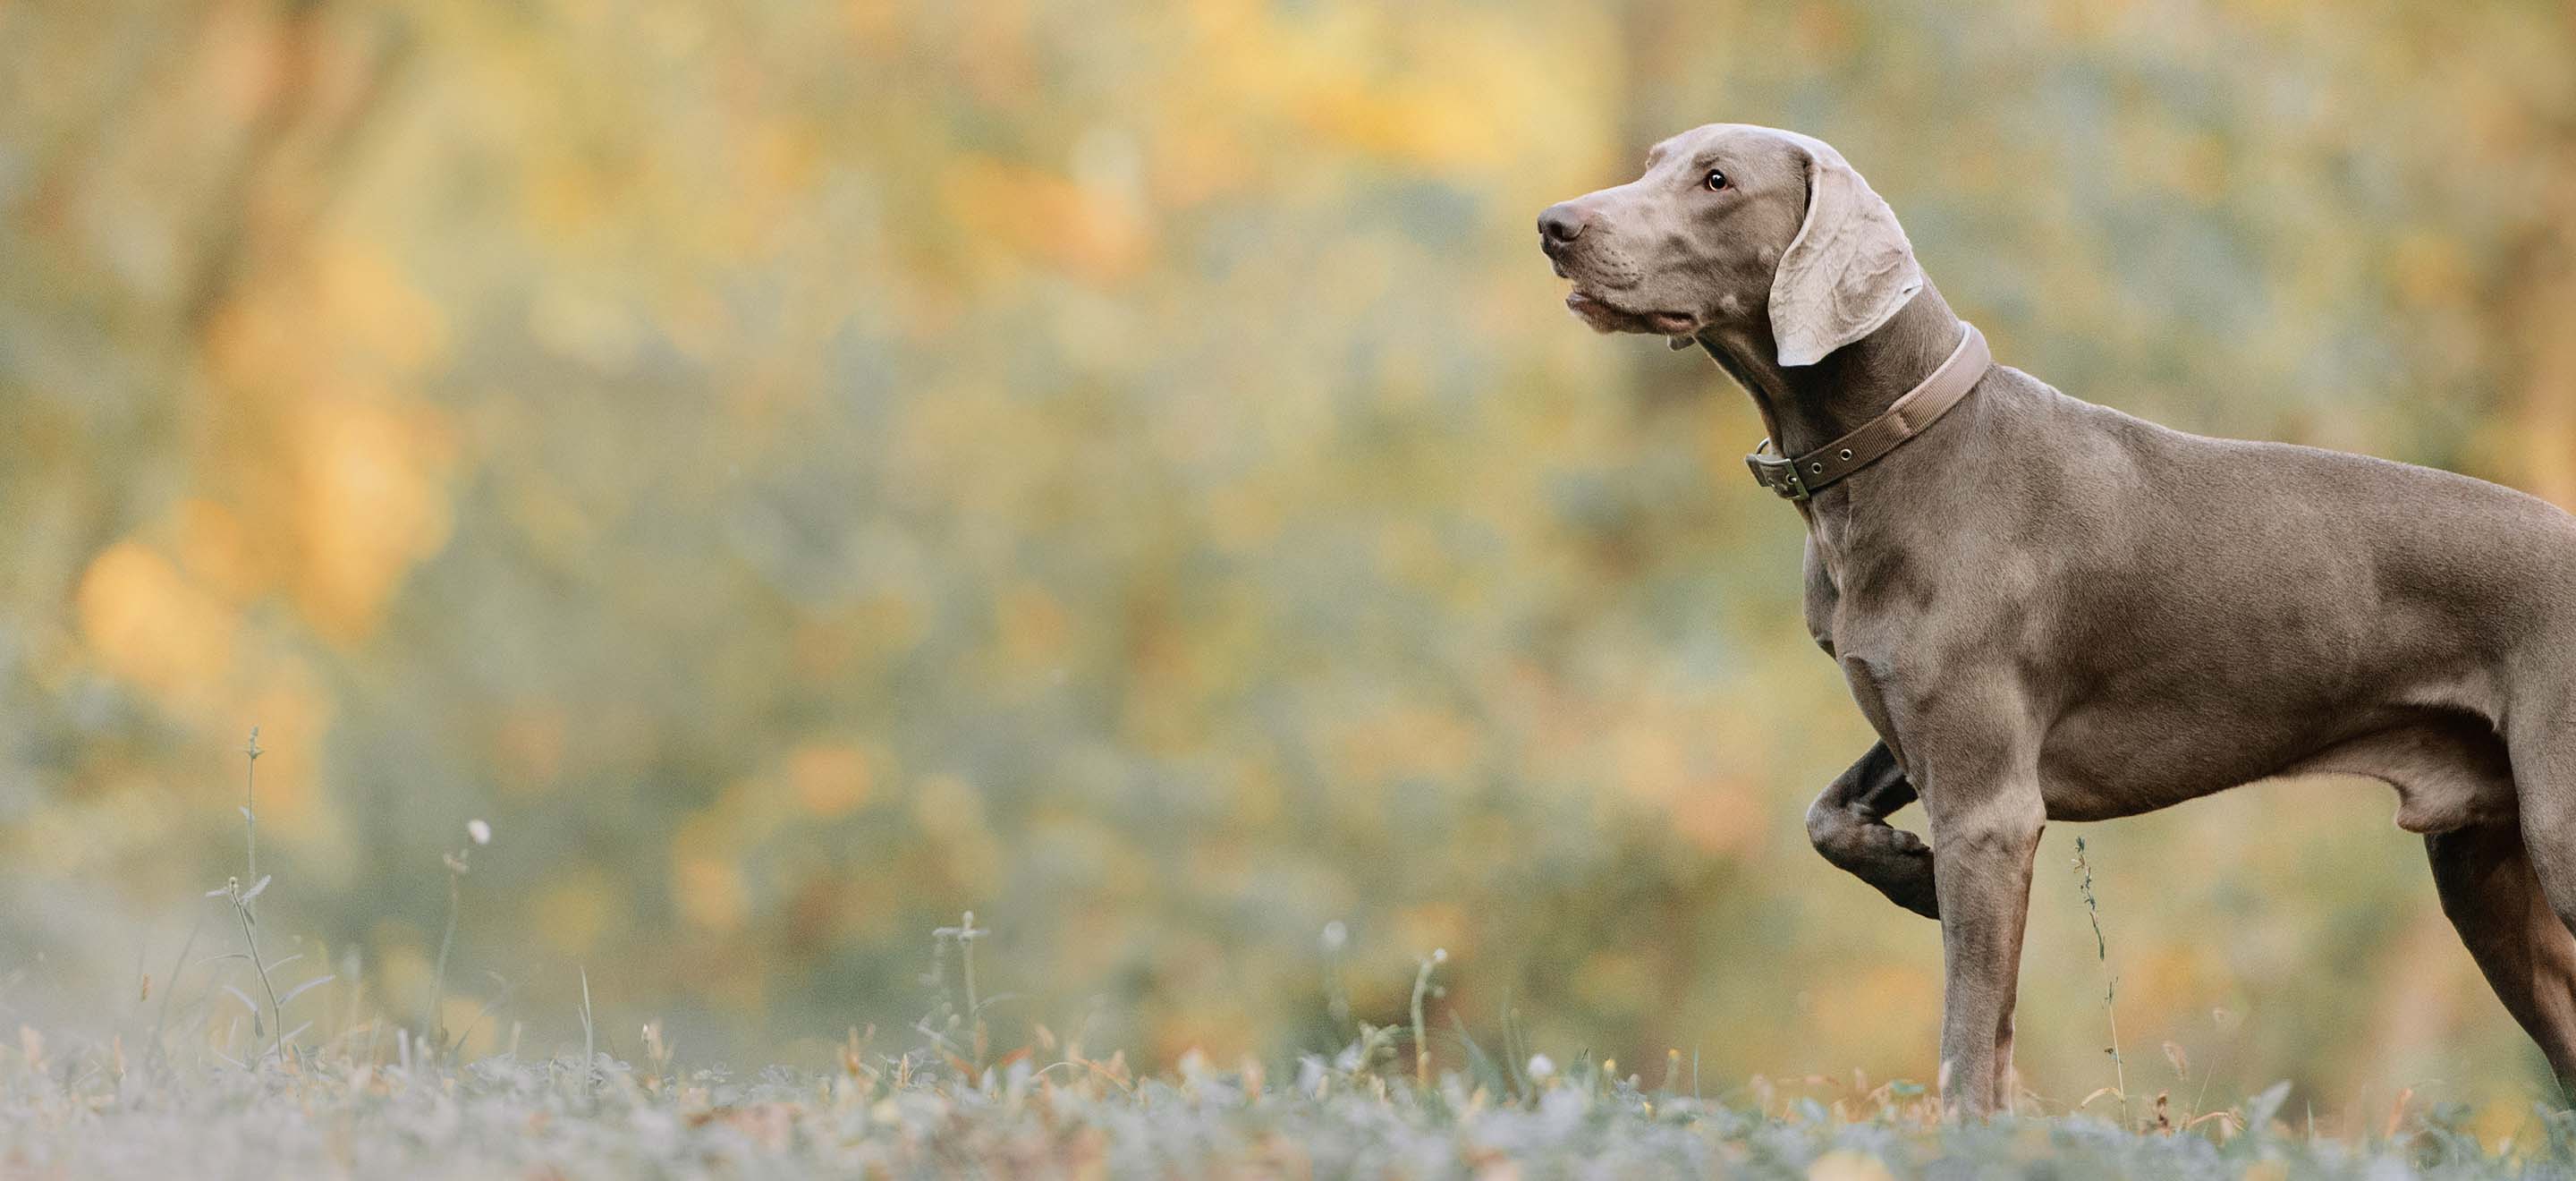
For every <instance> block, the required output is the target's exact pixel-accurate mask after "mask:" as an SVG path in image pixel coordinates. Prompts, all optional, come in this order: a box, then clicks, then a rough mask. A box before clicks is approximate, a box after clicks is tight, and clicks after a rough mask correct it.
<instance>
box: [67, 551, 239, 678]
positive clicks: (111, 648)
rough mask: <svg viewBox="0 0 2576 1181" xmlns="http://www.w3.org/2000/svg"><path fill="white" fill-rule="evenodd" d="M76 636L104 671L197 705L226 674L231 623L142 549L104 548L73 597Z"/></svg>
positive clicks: (223, 610) (224, 609) (216, 603)
mask: <svg viewBox="0 0 2576 1181" xmlns="http://www.w3.org/2000/svg"><path fill="white" fill-rule="evenodd" d="M78 605H79V611H80V623H81V635H82V638H83V639H85V640H86V641H88V643H89V646H90V650H91V652H92V653H93V654H95V655H96V656H97V657H98V659H99V661H100V663H102V664H103V665H105V666H106V667H107V669H108V671H109V672H111V673H113V674H115V675H116V676H119V677H123V678H125V679H126V680H129V681H132V682H134V683H136V684H137V685H139V686H141V687H143V688H144V689H146V690H148V691H150V692H152V693H154V694H156V695H159V696H163V697H166V698H170V699H173V700H175V701H179V702H182V703H186V704H192V705H202V704H204V703H205V702H206V700H207V699H208V697H209V695H210V694H211V693H212V691H213V690H214V688H215V687H216V686H217V685H218V684H220V683H221V681H222V679H223V678H224V676H225V675H226V674H227V672H228V671H229V669H230V667H231V664H232V656H233V636H234V630H235V627H236V625H237V622H238V620H237V617H236V615H235V613H234V612H233V610H232V609H231V608H230V607H228V606H226V605H225V604H224V603H223V602H222V601H221V600H219V599H217V598H216V597H215V596H213V595H210V594H208V593H206V591H205V590H203V589H202V588H200V587H198V586H197V585H196V584H195V583H193V582H191V581H189V579H188V578H187V577H186V576H185V575H183V574H181V573H180V572H179V570H178V568H177V567H176V566H174V565H172V564H171V562H170V560H169V559H168V558H166V557H164V556H162V554H161V553H160V552H159V551H157V550H154V549H153V548H151V547H150V546H146V545H144V544H142V543H141V542H135V541H124V542H118V543H117V544H115V545H112V546H110V547H108V548H107V549H106V550H103V551H101V552H100V554H99V555H98V557H97V558H95V559H93V560H92V561H91V562H90V565H89V570H88V572H87V573H86V574H84V575H82V577H81V583H80V590H79V592H78Z"/></svg>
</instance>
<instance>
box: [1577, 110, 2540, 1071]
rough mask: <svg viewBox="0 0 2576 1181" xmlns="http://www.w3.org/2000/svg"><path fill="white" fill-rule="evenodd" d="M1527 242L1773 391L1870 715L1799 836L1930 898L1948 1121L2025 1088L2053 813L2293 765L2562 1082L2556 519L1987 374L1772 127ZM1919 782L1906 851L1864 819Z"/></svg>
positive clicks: (1884, 883)
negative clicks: (2375, 822)
mask: <svg viewBox="0 0 2576 1181" xmlns="http://www.w3.org/2000/svg"><path fill="white" fill-rule="evenodd" d="M1538 230H1539V242H1540V246H1541V248H1542V249H1543V250H1544V252H1545V253H1546V255H1547V257H1548V258H1549V259H1550V260H1551V261H1552V262H1553V263H1554V265H1555V269H1556V273H1557V274H1558V275H1559V276H1561V277H1564V278H1567V279H1571V280H1572V281H1573V291H1572V293H1571V294H1570V295H1568V296H1567V297H1566V306H1567V307H1568V308H1569V309H1571V310H1572V311H1573V313H1574V314H1575V315H1576V316H1577V317H1579V318H1581V319H1582V320H1583V321H1585V322H1586V323H1588V324H1590V325H1591V326H1592V327H1593V328H1594V329H1595V330H1598V331H1601V332H1626V333H1643V334H1649V335H1655V336H1662V337H1665V338H1667V339H1669V340H1670V341H1671V342H1672V345H1673V347H1675V348H1687V347H1691V346H1694V345H1695V346H1697V347H1699V348H1701V349H1704V350H1705V351H1706V352H1707V353H1708V355H1709V356H1710V357H1711V358H1713V359H1715V361H1716V363H1717V365H1718V367H1719V368H1721V369H1723V370H1724V371H1725V372H1726V373H1727V374H1728V376H1730V377H1732V378H1733V379H1734V381H1735V383H1736V384H1737V385H1739V386H1742V387H1743V388H1744V390H1745V392H1746V393H1748V394H1750V395H1751V396H1752V398H1753V402H1754V405H1755V406H1756V407H1757V408H1758V409H1759V411H1760V413H1761V417H1762V422H1763V425H1764V427H1765V428H1766V429H1767V430H1768V431H1769V438H1768V439H1766V440H1765V441H1764V444H1763V446H1762V447H1760V448H1759V449H1757V450H1756V452H1755V453H1754V454H1753V455H1751V456H1749V457H1747V462H1748V465H1749V466H1750V468H1751V470H1752V472H1753V474H1754V477H1755V478H1756V479H1757V480H1759V481H1761V482H1762V483H1763V484H1764V485H1765V486H1766V487H1769V488H1771V489H1772V490H1773V491H1774V492H1777V493H1779V494H1780V495H1781V496H1783V497H1784V498H1786V499H1788V500H1790V501H1791V502H1792V503H1793V504H1794V505H1795V506H1796V508H1797V510H1798V511H1799V512H1800V513H1801V514H1802V515H1803V516H1804V517H1805V518H1806V524H1807V542H1806V552H1805V568H1804V578H1805V585H1806V623H1807V628H1808V630H1809V632H1810V633H1812V634H1813V635H1814V637H1815V639H1816V642H1817V643H1818V644H1819V645H1821V646H1822V647H1823V648H1824V650H1825V653H1826V654H1827V655H1828V656H1830V657H1831V658H1832V659H1833V660H1834V661H1835V662H1836V663H1837V664H1838V665H1839V666H1840V667H1841V669H1842V673H1843V677H1844V679H1845V680H1846V681H1847V682H1848V683H1849V685H1850V688H1851V693H1852V697H1853V699H1854V700H1855V701H1856V702H1857V703H1858V704H1859V706H1860V710H1861V713H1862V714H1863V715H1865V716H1866V717H1867V718H1868V720H1869V722H1870V725H1871V726H1872V728H1874V729H1875V730H1876V731H1877V733H1878V736H1879V742H1878V743H1877V745H1875V746H1873V747H1871V748H1870V750H1869V751H1868V753H1866V754H1864V755H1862V756H1861V757H1860V759H1859V760H1858V761H1857V762H1855V763H1853V764H1852V766H1851V769H1850V770H1848V771H1846V772H1844V773H1843V774H1842V776H1841V777H1839V778H1837V779H1836V780H1835V781H1834V782H1833V784H1832V785H1831V786H1829V787H1827V788H1826V789H1825V791H1824V793H1823V794H1822V795H1820V796H1819V797H1817V799H1816V802H1815V804H1814V806H1813V807H1812V808H1811V809H1810V810H1809V812H1808V817H1807V831H1808V834H1809V836H1810V837H1811V838H1812V839H1813V840H1814V843H1815V846H1816V848H1817V849H1818V850H1819V851H1820V852H1822V853H1823V854H1824V856H1825V858H1826V859H1827V860H1828V861H1830V862H1832V863H1833V864H1834V865H1837V866H1839V867H1841V868H1843V869H1845V870H1847V871H1849V872H1851V873H1853V874H1854V875H1856V876H1858V877H1860V878H1861V879H1862V880H1863V881H1865V882H1867V883H1869V884H1870V885H1871V886H1874V887H1876V888H1877V889H1878V890H1879V891H1880V892H1882V893H1884V894H1885V895H1887V897H1889V898H1890V899H1892V900H1894V901H1895V902H1896V903H1898V904H1899V905H1901V906H1903V907H1905V908H1907V909H1909V910H1912V911H1914V912H1916V913H1919V914H1922V915H1925V916H1928V917H1932V918H1935V919H1938V920H1939V921H1940V923H1941V943H1942V962H1943V985H1944V988H1943V997H1942V1015H1941V1046H1940V1053H1941V1057H1940V1068H1939V1073H1938V1076H1937V1077H1938V1078H1939V1080H1940V1087H1941V1094H1942V1096H1943V1099H1944V1102H1945V1103H1947V1104H1948V1105H1949V1106H1950V1107H1951V1108H1952V1109H1953V1110H1955V1111H1957V1112H1960V1113H1962V1114H1967V1115H1975V1114H1980V1113H1985V1112H1990V1111H1993V1110H1995V1109H1997V1108H1998V1107H2001V1108H2004V1109H2007V1110H2009V1108H2010V1105H2011V1100H2012V1095H2013V1090H2012V1087H2013V1083H2012V1073H2011V1072H2012V1048H2013V997H2014V988H2015V985H2016V977H2017V976H2018V973H2019V969H2020V959H2021V942H2022V929H2023V925H2024V919H2025V917H2026V915H2027V911H2028V906H2029V896H2030V882H2031V862H2032V857H2033V855H2034V854H2035V853H2036V852H2037V851H2038V848H2039V836H2040V830H2041V827H2042V825H2043V824H2045V823H2046V822H2047V821H2049V820H2070V821H2085V820H2105V819H2109V818H2112V817H2117V816H2128V815H2133V814H2136V813H2140V812H2147V811H2151V810H2154V809H2157V808H2163V807H2167V806H2170V805H2173V804H2177V803H2181V802H2182V801H2184V800H2189V799H2193V798H2196V797H2199V796H2204V795H2208V794H2210V793H2213V792H2217V791H2221V790H2224V789H2226V788H2230V787H2234V786H2237V785H2239V784H2245V783H2251V782H2254V781H2257V780H2263V779H2270V778H2274V777H2278V776H2285V775H2298V774H2307V773H2317V772H2341V773H2348V774H2354V775H2361V776H2366V777H2369V778H2373V779H2378V780H2381V781H2383V782H2386V783H2387V784H2389V785H2390V786H2391V787H2393V788H2395V789H2396V792H2397V797H2398V809H2397V823H2398V825H2399V826H2400V827H2402V828H2404V829H2406V830H2408V831H2411V832H2416V833H2420V834H2423V836H2424V841H2425V846H2426V849H2427V851H2428V853H2429V855H2430V857H2431V861H2432V867H2433V880H2434V884H2435V886H2436V888H2437V889H2438V890H2439V891H2440V894H2441V900H2442V909H2443V912H2444V913H2445V914H2446V915H2448V916H2449V918H2450V920H2451V922H2452V923H2453V925H2454V926H2455V927H2456V928H2457V929H2458V931H2459V934H2460V938H2461V939H2462V941H2463V942H2465V943H2466V944H2467V945H2468V948H2469V951H2470V953H2471V955H2472V956H2473V957H2474V958H2475V959H2476V960H2477V963H2478V967H2479V968H2480V969H2481V970H2482V971H2483V972H2484V974H2485V975H2486V978H2487V980H2488V982H2489V983H2490V984H2492V985H2493V986H2494V988H2495V992H2496V995H2497V996H2498V997H2499V998H2500V999H2502V1000H2503V1002H2504V1005H2505V1008H2506V1009H2507V1010H2509V1011H2510V1012H2511V1013H2512V1014H2513V1016H2514V1018H2515V1019H2516V1020H2517V1021H2519V1022H2520V1023H2521V1025H2522V1027H2523V1029H2524V1030H2525V1031H2527V1032H2528V1033H2529V1034H2530V1035H2531V1037H2532V1040H2533V1041H2535V1042H2537V1043H2539V1045H2540V1049H2541V1052H2542V1053H2543V1055H2545V1056H2546V1057H2547V1059H2548V1061H2549V1065H2550V1067H2551V1069H2552V1070H2553V1071H2554V1072H2555V1073H2556V1074H2557V1075H2558V1077H2559V1078H2560V1080H2561V1081H2562V1084H2563V1083H2565V1082H2566V1081H2568V1080H2570V1079H2571V1078H2576V936H2571V935H2570V928H2571V924H2576V517H2571V516H2570V515H2569V514H2567V513H2566V512H2563V511H2561V510H2560V509H2558V508H2557V507H2555V506H2552V505H2550V504H2549V503H2547V502H2545V501H2542V500H2540V499H2538V498H2536V497H2532V496H2527V495H2524V494H2523V493H2520V492H2516V491H2513V490H2511V489H2507V488H2503V487H2500V486H2497V485H2494V484H2489V483H2485V482H2482V481H2479V480H2474V479H2470V478H2468V477H2465V476H2460V475H2455V474H2452V473H2449V472H2442V471H2435V470H2431V469H2427V468H2421V467H2412V466H2408V465H2405V464H2399V463H2392V462H2388V461H2385V460H2379V459H2372V458H2367V457H2363V456H2356V455H2346V454H2341V453H2337V452H2331V451H2324V450H2319V449H2315V448H2309V447H2298V446H2290V445H2285V444H2277V443H2260V442H2243V441H2236V440H2225V439H2212V438H2204V437H2201V436H2197V435H2190V434H2185V433H2182V432H2180V431H2175V430H2169V429H2167V428H2165V427H2161V426H2158V425H2155V424H2153V423H2149V422H2146V421H2143V420H2141V419H2138V418H2134V417H2131V416H2129V415H2126V414H2123V413H2120V412H2119V411H2116V410H2111V409H2107V408H2104V407H2101V406H2096V405H2093V404H2091V403H2087V402H2083V401H2079V400H2077V399H2075V398H2071V397H2068V396H2067V395H2065V394H2063V393H2060V392H2058V391H2057V390H2056V389H2055V388H2053V387H2051V386H2049V385H2048V384H2047V383H2045V382H2042V381H2040V380H2039V379H2037V378H2034V377H2032V376H2030V375H2029V374H2027V373H2023V372H2022V371H2020V370H2018V369H2014V368H2011V367H2009V366H2005V365H1998V364H1994V363H1992V361H1991V359H1990V356H1989V354H1988V351H1987V346H1986V343H1985V341H1984V338H1983V337H1982V335H1980V334H1979V333H1978V332H1977V330H1976V329H1975V328H1974V327H1972V326H1970V325H1967V324H1964V323H1963V322H1962V321H1961V320H1960V319H1959V318H1958V317H1957V316H1956V315H1955V314H1953V313H1952V311H1951V309H1950V305H1949V303H1948V302H1947V301H1945V300H1944V299H1943V298H1942V296H1941V293H1940V291H1939V290H1938V289H1937V288H1935V287H1934V286H1933V284H1932V283H1931V282H1930V280H1928V279H1926V278H1925V277H1924V275H1923V272H1922V269H1921V267H1920V265H1919V264H1918V263H1917V261H1916V259H1915V256H1914V250H1913V246H1912V245H1911V244H1910V243H1909V242H1908V241H1907V240H1906V237H1905V231H1904V229H1903V228H1902V227H1901V226H1900V225H1899V224H1898V223H1897V219H1896V215H1895V214H1894V212H1892V211H1891V210H1890V209H1889V208H1888V205H1887V203H1886V202H1885V201H1884V200H1882V199H1881V198H1880V197H1879V196H1878V194H1877V193H1875V192H1874V191H1872V190H1871V188H1870V187H1869V184H1868V183H1867V182H1866V181H1864V180H1863V179H1862V178H1861V176H1860V174H1859V173H1857V172H1855V171H1853V169H1852V167H1851V165H1850V164H1849V163H1847V162H1846V161H1845V160H1844V159H1843V157H1842V155H1841V154H1840V153H1838V152H1836V151H1835V150H1834V149H1833V148H1832V147H1830V146H1828V145H1826V144H1825V143H1823V142H1821V141H1819V140H1816V139H1813V138H1810V137H1808V136H1804V135H1800V134H1797V133H1794V132H1788V131H1780V130H1776V129H1771V128H1764V127H1754V126H1747V125H1741V124H1715V125H1711V126H1706V127H1700V128H1697V129H1694V130H1691V131H1687V132H1684V133H1682V134H1680V135H1677V136H1674V137H1673V138H1671V139H1668V140H1665V141H1664V142H1662V143H1660V144H1657V145H1655V147H1654V149H1653V151H1652V152H1651V153H1650V154H1649V155H1648V156H1647V158H1646V167H1645V172H1644V174H1643V175H1641V176H1639V177H1638V178H1637V179H1635V180H1633V181H1630V182H1628V183H1626V184H1623V185H1618V186H1616V187H1613V188H1606V189H1602V190H1600V191H1598V192H1594V193H1589V194H1586V195H1584V196H1581V197H1577V198H1575V199H1573V200H1571V201H1565V202H1562V203H1560V204H1557V205H1553V206H1550V207H1549V208H1548V209H1547V210H1546V211H1545V212H1544V213H1542V214H1541V215H1540V216H1539V219H1538ZM2177 347H2187V345H2186V344H2184V343H2183V342H2177ZM1916 799H1920V800H1921V801H1922V803H1923V810H1924V814H1925V816H1926V819H1927V823H1928V827H1929V836H1930V838H1931V840H1930V844H1929V845H1928V846H1927V845H1926V844H1925V843H1924V842H1923V841H1922V840H1920V839H1917V838H1916V837H1915V836H1914V835H1913V834H1911V833H1908V832H1905V831H1903V830H1901V829H1897V828H1895V827H1893V826H1891V825H1889V824H1888V823H1887V820H1886V817H1887V816H1888V815H1889V814H1890V813H1891V812H1894V811H1895V810H1897V809H1899V808H1902V807H1904V806H1905V805H1906V804H1907V803H1909V802H1911V801H1914V800H1916Z"/></svg>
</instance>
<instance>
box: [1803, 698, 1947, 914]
mask: <svg viewBox="0 0 2576 1181" xmlns="http://www.w3.org/2000/svg"><path fill="white" fill-rule="evenodd" d="M1913 802H1914V784H1913V783H1912V782H1911V781H1909V780H1907V779H1906V778H1905V769H1904V768H1903V767H1900V766H1898V765H1897V764H1896V756H1895V754H1893V753H1891V752H1890V751H1889V750H1888V749H1887V744H1886V743H1884V742H1880V743H1876V744H1873V745H1872V746H1871V747H1870V748H1869V753H1868V754H1865V755H1862V756H1861V757H1860V761H1858V762H1856V763H1853V764H1852V765H1851V769H1850V770H1847V771H1845V772H1843V773H1842V774H1841V775H1839V776H1837V777H1835V779H1834V781H1833V783H1832V784H1831V785H1830V786H1828V787H1826V788H1825V790H1824V792H1823V793H1822V794H1820V795H1818V796H1817V797H1816V802H1815V803H1813V804H1811V805H1809V806H1808V808H1807V839H1808V840H1809V841H1812V842H1814V844H1815V846H1816V852H1818V853H1822V854H1824V857H1825V860H1827V861H1830V862H1832V863H1834V865H1836V866H1838V867H1840V868H1841V869H1842V870H1844V871H1845V872H1847V873H1849V874H1851V875H1852V876H1853V877H1856V878H1859V879H1860V880H1862V881H1864V882H1867V883H1869V884H1870V885H1871V886H1872V887H1874V888H1876V889H1877V890H1878V892H1879V893H1881V894H1885V895H1887V897H1888V900H1889V901H1891V902H1894V903H1896V904H1897V905H1898V906H1902V907H1904V908H1905V909H1907V910H1910V911H1913V912H1914V913H1916V914H1919V915H1922V916H1923V917H1925V918H1927V919H1937V918H1940V917H1941V909H1940V905H1939V899H1938V895H1937V893H1936V891H1935V888H1934V883H1933V875H1932V850H1931V848H1930V847H1929V846H1926V845H1925V844H1924V843H1923V842H1922V840H1921V839H1920V838H1918V837H1916V836H1915V835H1914V834H1913V833H1910V832H1907V831H1905V830H1904V829H1901V828H1898V827H1896V826H1894V825H1891V824H1889V823H1888V822H1887V815H1888V814H1889V813H1891V812H1894V811H1896V810H1897V809H1899V808H1902V807H1904V806H1905V805H1907V804H1910V803H1913Z"/></svg>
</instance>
